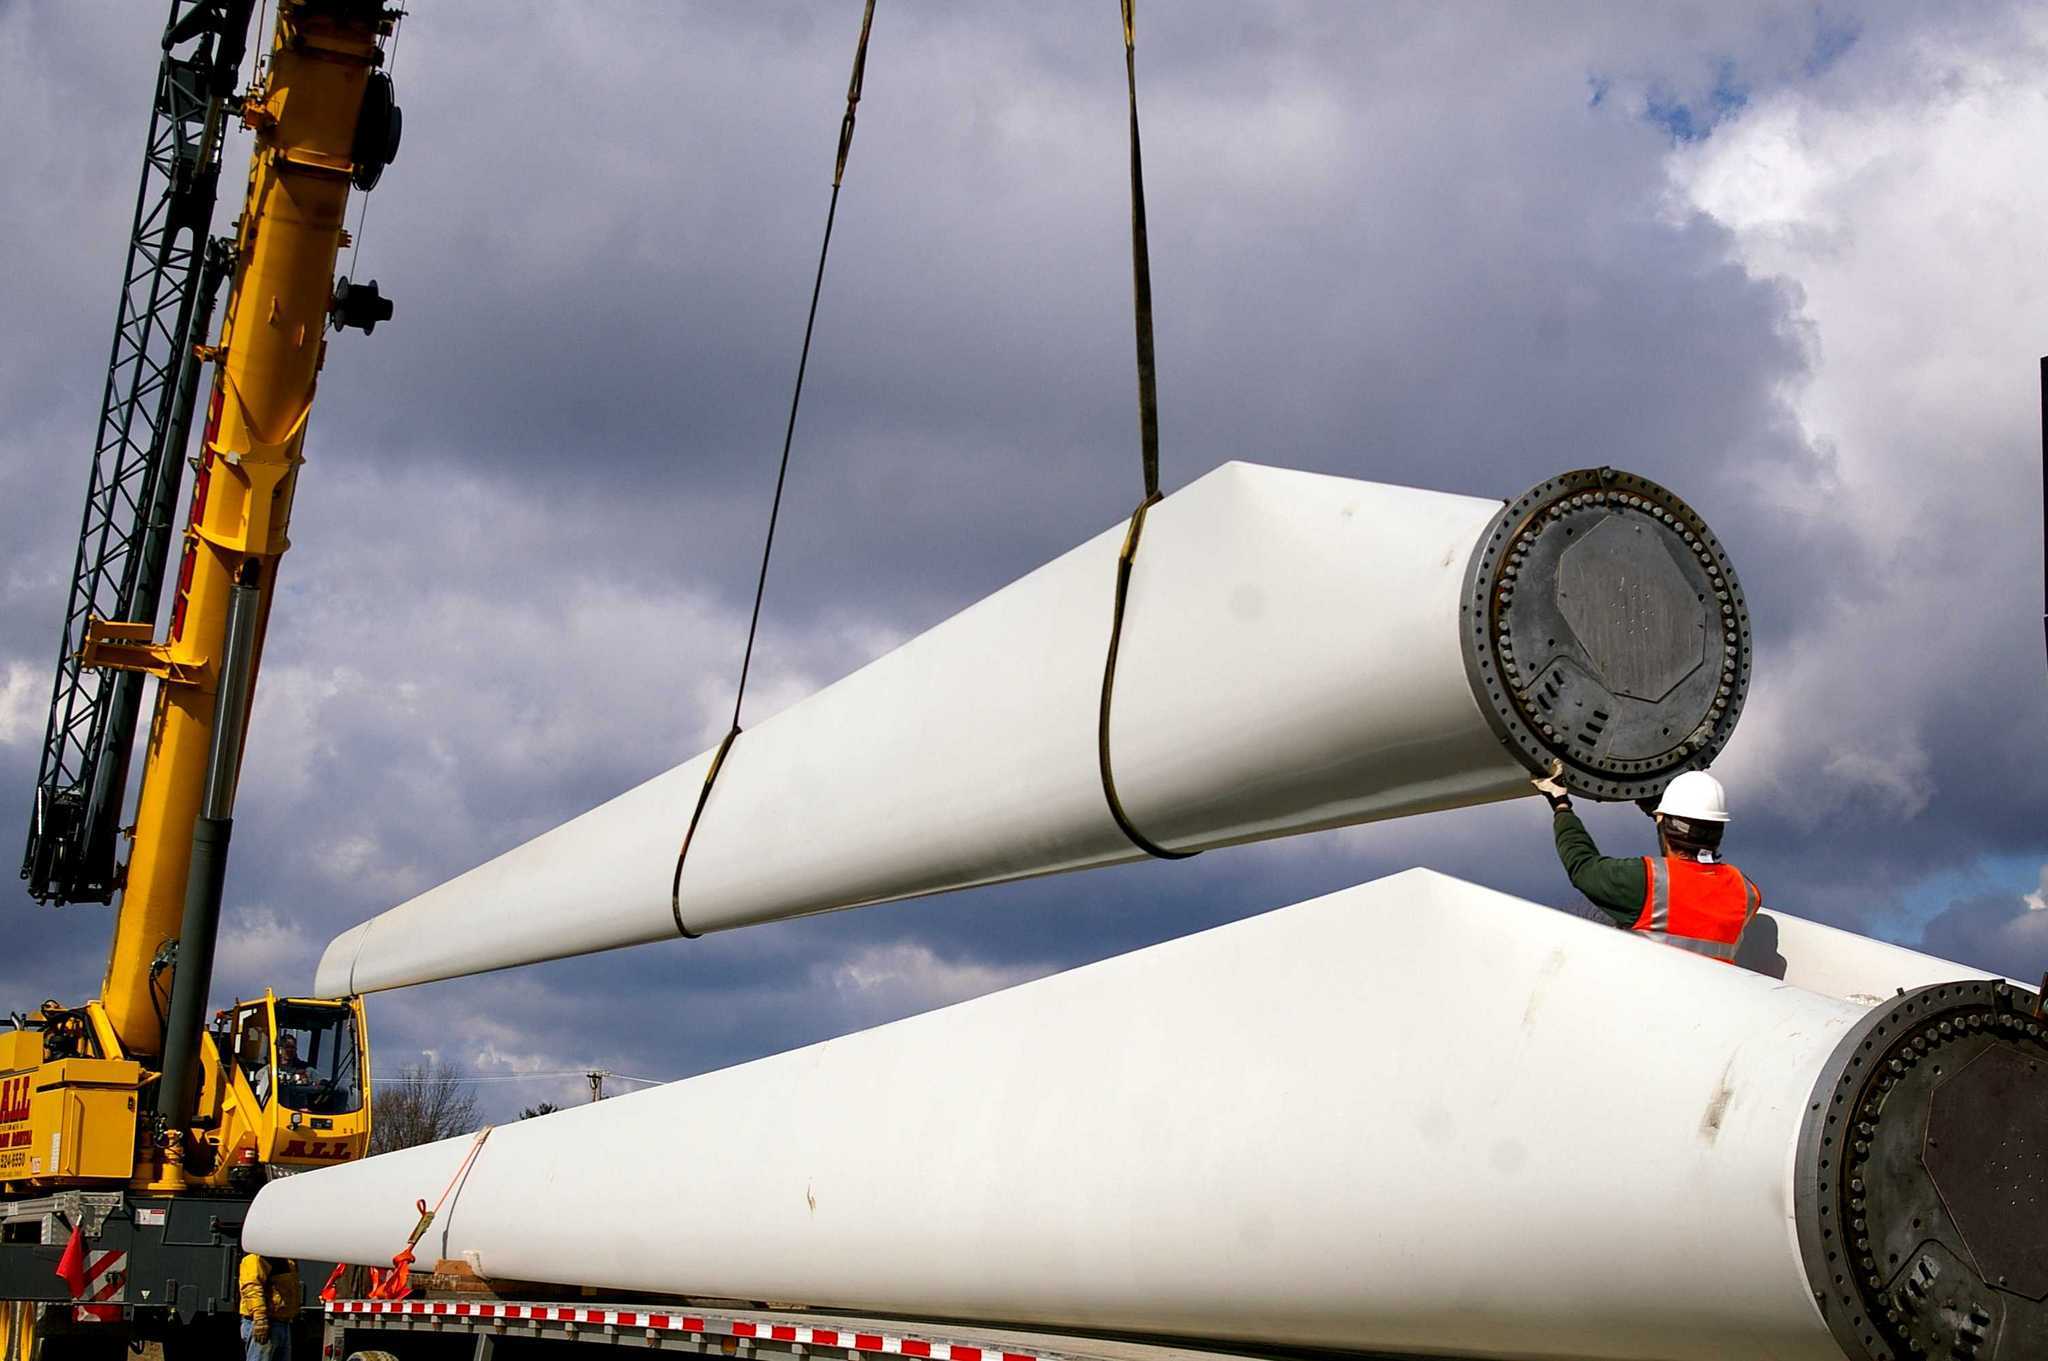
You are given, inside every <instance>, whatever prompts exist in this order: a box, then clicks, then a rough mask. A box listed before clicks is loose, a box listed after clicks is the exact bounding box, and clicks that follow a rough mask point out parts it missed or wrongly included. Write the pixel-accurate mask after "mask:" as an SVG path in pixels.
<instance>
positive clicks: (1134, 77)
mask: <svg viewBox="0 0 2048 1361" xmlns="http://www.w3.org/2000/svg"><path fill="white" fill-rule="evenodd" d="M1132 4H1133V0H1123V13H1124V85H1125V88H1126V89H1127V90H1128V91H1129V93H1130V108H1131V301H1132V310H1133V312H1134V313H1135V319H1136V325H1137V332H1138V442H1139V448H1140V452H1141V455H1142V458H1143V460H1144V472H1145V499H1144V500H1142V501H1140V502H1139V503H1138V508H1137V510H1135V511H1133V512H1132V513H1131V523H1130V528H1129V529H1128V530H1126V531H1125V533H1124V546H1123V551H1122V552H1121V553H1119V554H1117V559H1116V606H1115V609H1114V610H1113V612H1112V613H1111V615H1110V624H1109V656H1108V658H1107V660H1105V661H1104V662H1103V665H1102V708H1101V711H1100V715H1099V718H1098V721H1097V724H1096V733H1095V749H1096V756H1097V759H1098V761H1099V763H1100V765H1101V767H1102V796H1103V799H1104V800H1105V801H1106V802H1107V803H1108V804H1109V815H1110V816H1111V817H1112V818H1115V819H1116V825H1117V828H1118V830H1120V831H1121V832H1122V833H1123V834H1124V836H1125V837H1126V838H1128V839H1129V841H1130V843H1131V844H1132V845H1133V846H1136V847H1137V848H1138V849H1139V850H1141V851H1143V852H1144V853H1145V854H1147V855H1149V856H1154V857H1156V858H1158V859H1160V860H1186V859H1187V858H1188V857H1190V856H1192V855H1194V854H1196V852H1194V851H1171V850H1168V849H1167V848H1166V847H1164V846H1161V845H1160V844H1159V843H1157V842H1156V841H1153V840H1152V839H1151V838H1150V837H1148V836H1146V835H1145V834H1144V833H1143V832H1141V831H1139V830H1138V829H1137V827H1136V826H1134V825H1133V824H1132V822H1131V818H1130V815H1129V814H1128V813H1126V812H1125V811H1124V805H1123V800H1121V799H1119V798H1118V797H1117V794H1116V775H1115V774H1114V773H1113V772H1112V771H1111V769H1110V759H1109V715H1110V707H1111V706H1110V700H1111V696H1113V695H1114V694H1115V692H1116V655H1117V651H1118V649H1119V648H1120V647H1121V646H1122V643H1123V635H1124V608H1125V605H1126V603H1127V602H1128V600H1129V597H1130V591H1131V564H1132V563H1133V562H1135V561H1136V560H1137V556H1138V540H1139V537H1140V536H1141V535H1143V534H1144V532H1145V512H1146V511H1148V510H1150V509H1151V508H1152V506H1153V503H1154V502H1156V501H1158V500H1159V380H1158V376H1157V374H1156V372H1155V371H1154V367H1153V361H1152V252H1151V246H1150V244H1149V243H1148V241H1147V239H1146V234H1145V162H1144V158H1143V156H1142V155H1141V153H1140V150H1139V144H1138V54H1137V38H1136V32H1135V30H1134V28H1133V25H1132V15H1131V6H1132Z"/></svg>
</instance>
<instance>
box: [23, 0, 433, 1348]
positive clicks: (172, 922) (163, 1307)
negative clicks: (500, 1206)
mask: <svg viewBox="0 0 2048 1361" xmlns="http://www.w3.org/2000/svg"><path fill="white" fill-rule="evenodd" d="M254 3H255V0H171V6H170V17H169V21H168V24H167V26H166V29H165V33H164V42H163V53H164V55H163V60H162V64H161V66H160V68H159V72H158V79H157V89H156V98H155V103H154V109H153V115H152V121H151V127H150V136H149V146H148V154H147V157H146V164H145V169H144V174H143V184H142V190H141V193H140V195H139V197H138V201H137V209H136V218H135V226H134V230H133V233H132V236H131V241H130V251H129V259H128V268H127V272H126V274H125V276H124V280H123V289H122V297H121V304H120V309H119V312H118V314H117V320H116V331H115V341H114V352H113V359H112V362H111V364H110V367H109V373H108V379H107V386H106V390H105V396H104V398H103V400H102V407H101V421H100V432H99V441H98V444H97V446H96V449H95V455H94V463H93V470H92V477H91V482H90V485H89V488H88V492H87V504H86V513H85V522H84V526H83V529H82V531H81V534H80V542H79V549H78V557H77V562H76V568H75V571H74V575H73V582H72V590H71V599H70V605H69V608H68V610H67V615H66V620H65V637H64V643H63V647H62V651H61V653H60V657H59V663H58V676H57V684H56V688H55V693H54V696H53V700H52V704H51V714H50V723H49V729H48V734H47V737H46V741H45V745H44V751H43V762H42V769H41V772H40V775H39V780H38V787H37V791H36V800H35V808H34V813H33V816H32V819H31V824H30V831H29V839H28V848H27V853H26V855H25V856H24V859H23V865H22V876H23V878H25V879H26V880H27V881H28V886H29V891H30V893H31V894H32V895H33V896H34V897H36V898H37V899H38V900H40V901H43V902H48V903H54V904H59V905H61V904H64V903H76V902H100V903H107V902H112V901H113V900H114V898H115V897H116V895H117V894H118V896H119V900H120V907H119V910H118V912H117V914H116V916H115V923H114V933H113V943H112V947H111V949H110V951H109V955H108V960H107V971H106V980H105V983H104V985H103V987H102V989H101V991H100V995H99V997H98V998H97V999H94V1000H91V1001H86V1002H83V1003H80V1004H76V1005H66V1004H63V1003H60V1002H57V1001H54V1000H53V1001H48V1002H45V1003H43V1004H42V1006H41V1007H40V1008H38V1009H37V1010H36V1011H35V1012H33V1013H32V1014H28V1015H17V1016H16V1017H15V1018H14V1026H13V1028H12V1029H11V1030H8V1031H6V1032H4V1033H0V1358H13V1357H15V1356H34V1355H44V1354H54V1353H55V1352H57V1351H62V1352H64V1354H66V1355H71V1354H76V1353H79V1352H81V1351H100V1350H104V1351H106V1352H107V1354H108V1355H109V1356H111V1355H113V1354H114V1353H115V1352H116V1351H117V1350H118V1349H120V1348H122V1347H124V1346H125V1345H126V1344H127V1343H128V1342H129V1341H131V1340H133V1341H137V1342H139V1341H142V1340H144V1339H149V1338H155V1339H160V1340H162V1341H163V1342H164V1343H165V1345H166V1347H167V1348H169V1349H171V1350H174V1351H175V1350H181V1349H182V1350H188V1351H192V1352H194V1353H199V1352H205V1353H208V1354H213V1353H217V1352H218V1351H219V1349H220V1348H221V1347H222V1346H223V1345H229V1346H231V1345H232V1342H231V1341H230V1339H229V1338H228V1337H227V1336H226V1335H225V1334H224V1333H222V1332H221V1331H219V1330H218V1329H217V1328H210V1327H208V1326H207V1325H206V1323H205V1322H204V1318H206V1317H213V1318H218V1317H220V1316H222V1315H225V1316H227V1317H228V1318H229V1319H231V1318H232V1316H233V1314H234V1312H235V1307H236V1301H235V1294H236V1291H235V1284H236V1277H235V1271H236V1266H237V1264H238V1258H239V1255H240V1245H239V1230H240V1226H241V1220H242V1207H243V1206H244V1205H246V1203H247V1199H248V1197H249V1196H250V1195H252V1194H253V1193H254V1191H255V1189H256V1188H257V1187H258V1186H259V1185H261V1183H262V1181H263V1180H264V1179H265V1178H266V1177H267V1176H268V1175H270V1174H271V1173H272V1171H273V1170H274V1169H280V1168H290V1167H306V1166H319V1165H324V1164H329V1163H334V1162H339V1161H343V1160H346V1159H350V1158H356V1157H360V1156H361V1155H362V1154H363V1153H364V1152H365V1151H366V1150H367V1148H368V1144H369V1134H370V1104H369V1091H368V1088H369V1060H368V1048H367V1042H366V1037H365V1032H364V1026H363V1010H362V1003H361V1000H360V999H353V998H352V999H348V1000H345V1001H341V1002H332V1001H318V1000H307V999H295V998H278V997H276V996H275V995H274V994H273V993H271V992H270V991H268V990H266V991H265V992H264V994H263V996H262V997H261V998H260V999H258V1000H255V1001H250V1002H242V1003H238V1004H237V1005H235V1006H234V1007H232V1008H230V1009H228V1010H225V1011H222V1012H220V1013H218V1014H217V1015H216V1017H215V1018H214V1022H213V1024H212V1026H211V1027H209V1026H207V1024H206V1019H205V1009H206V1004H207V992H208V989H209V987H210V985H211V982H212V972H213V968H212V966H213V950H214V937H215V933H216V929H217V927H218V924H219V918H220V904H221V891H222V884H223V876H224V873H225V869H226V855H227V849H228V839H229V833H230V830H231V828H232V825H233V824H232V814H233V807H234V800H235V787H236V782H237V778H238V775H239V772H240V766H241V755H242V741H243V735H244V733H245V731H246V725H247V721H248V714H249V703H250V697H251V695H252V693H253V690H254V686H255V681H256V674H257V667H258V660H259V658H260V657H261V654H262V648H263V637H264V632H265V628H266V625H267V623H268V619H269V613H270V605H271V601H272V599H273V587H274V583H275V578H276V572H277V568H278V563H279V559H280V558H281V557H282V556H283V554H284V551H285V549H286V547H287V546H288V540H287V538H286V529H287V525H288V522H289V520H290V514H291V505H292V496H293V491H294V488H295V485H296V481H297V473H298V468H299V464H300V462H301V450H302V447H303V443H304V440H305V435H306V424H307V417H308V415H309V413H310V412H311V410H312V405H313V396H314V389H315V384H316V380H317V375H318V373H319V371H320V367H321V363H322V360H323V359H324V357H325V351H326V334H327V331H328V329H329V326H330V324H331V325H332V326H333V328H334V329H335V330H336V331H339V330H341V329H342V328H344V327H355V328H357V329H360V330H362V331H365V332H368V331H370V330H372V329H373V328H374V327H375V325H376V323H377V322H379V321H382V320H385V319H388V318H389V317H390V315H391V304H390V303H389V302H388V301H387V300H385V299H384V298H383V297H382V296H381V295H380V294H379V292H378V290H377V287H376V284H375V283H374V282H372V283H370V284H368V285H357V286H352V285H351V284H350V282H349V281H348V280H347V279H342V280H340V281H339V282H338V283H337V282H336V281H335V278H334V268H335V261H336V257H337V254H338V252H339V250H340V248H341V246H342V245H343V244H345V242H346V239H347V233H346V231H345V230H344V226H343V223H344V215H345V212H346V209H347V205H348V201H349V195H350V191H351V189H357V190H363V191H367V190H368V189H370V188H372V187H373V186H374V185H375V184H376V182H377V178H378V176H379V175H380V174H381V172H382V170H383V168H384V166H385V165H386V164H387V163H388V162H389V161H390V160H391V159H392V157H393V156H394V155H395V154H396V152H397V148H398V141H399V130H400V126H401V124H400V115H399V110H398V108H397V106H396V104H395V103H394V102H393V99H392V90H391V82H390V79H389V77H388V76H387V75H385V74H384V73H383V72H382V71H381V70H380V69H379V68H380V67H381V66H382V64H383V49H384V43H385V41H386V39H387V38H388V37H389V36H390V34H391V31H392V27H393V24H394V22H395V20H396V18H397V11H396V10H395V9H392V8H389V7H387V6H386V5H385V4H384V3H382V0H279V3H278V6H277V21H276V26H275V30H274V32H273V34H272V35H271V43H270V47H269V49H268V56H267V61H266V62H265V63H264V64H263V65H262V66H260V67H259V68H258V70H259V75H258V76H257V78H256V79H255V80H254V81H253V82H252V83H251V84H250V85H249V86H248V88H247V89H246V90H239V89H238V88H237V86H238V82H239V80H240V74H239V71H240V66H241V62H242V57H243V55H244V50H245V47H246V45H247V35H248V29H249V24H250V15H251V10H252V9H253V7H254ZM237 116H239V118H240V119H241V120H242V122H243V123H244V124H245V125H246V126H247V127H248V128H249V129H250V131H251V133H252V134H253V136H254V142H255V146H254V151H253V154H252V155H251V157H250V162H249V175H248V184H247V191H246V195H245V198H244V203H243V208H242V213H241V216H240V218H239V219H238V220H237V222H236V224H235V227H234V231H233V235H232V237H230V238H219V239H214V238H210V237H209V236H208V232H209V230H210V225H211V217H212V210H213V204H214V198H215V188H216V185H217V182H218V176H219V169H220V160H221V142H222V135H223V133H224V131H225V128H226V125H227V120H228V119H229V118H231V117H237ZM224 281H226V282H228V283H229V290H228V301H227V310H226V315H225V317H224V318H223V322H222V326H221V332H220V339H219V341H218V343H217V344H212V345H208V344H205V343H204V342H205V340H206V336H207V330H208V327H209V325H210V323H211V319H212V312H213V299H214V297H215V295H216V294H217V292H218V289H219V286H220V284H221V283H222V282H224ZM209 363H210V364H211V365H212V367H213V381H212V385H211V397H210V400H209V402H208V404H207V407H206V417H205V423H204V433H203V437H202V439H201V442H200V447H199V450H198V451H197V456H196V457H195V458H193V459H192V460H190V462H191V466H192V467H193V469H194V478H193V483H192V491H191V497H190V502H189V507H190V508H189V513H188V514H186V515H185V516H184V517H182V519H183V524H182V530H183V533H182V537H180V538H177V540H176V541H177V544H178V548H179V561H178V568H177V572H176V574H175V578H174V579H173V582H172V593H171V595H170V598H169V600H168V602H165V603H166V604H167V609H165V610H160V608H159V602H160V597H161V595H162V587H163V584H164V578H165V570H166V567H167V566H168V562H169V557H170V549H171V546H172V543H173V541H174V535H173V533H172V529H173V526H174V524H176V523H177V520H178V518H179V517H177V516H175V515H174V513H173V512H174V508H175V503H176V500H177V496H178V489H179V482H180V477H181V471H182V468H183V466H184V465H185V464H186V462H187V459H186V444H187V442H188V436H189V432H190V427H191V420H192V415H193V411H194V407H195V404H196V398H197V393H198V388H199V382H200V373H201V370H202V368H203V367H204V366H205V365H207V364H209ZM160 613H161V614H166V615H167V619H166V620H165V627H164V629H163V633H162V636H161V637H159V636H158V616H159V614H160ZM147 678H154V679H155V681H156V690H155V698H154V708H153V712H152V715H151V718H150V724H149V729H148V738H147V745H146V748H145V750H146V755H145V757H144V761H143V766H142V771H141V781H140V790H139V794H138V795H137V801H136V804H135V814H134V822H133V825H132V827H131V828H128V829H126V834H127V836H128V839H129V845H128V855H127V862H126V865H125V867H124V866H122V865H120V864H119V860H120V856H119V850H120V844H121V841H122V837H123V829H122V827H121V817H120V814H121V812H122V808H123V805H124V803H125V801H126V794H127V786H128V784H129V770H128V764H129V753H130V751H131V749H132V747H133V745H134V741H135V737H136V731H135V729H136V721H137V718H138V716H139V711H140V706H141V698H142V688H143V682H144V680H145V679H147ZM60 1271H62V1272H63V1273H64V1275H63V1276H60V1275H59V1272H60Z"/></svg>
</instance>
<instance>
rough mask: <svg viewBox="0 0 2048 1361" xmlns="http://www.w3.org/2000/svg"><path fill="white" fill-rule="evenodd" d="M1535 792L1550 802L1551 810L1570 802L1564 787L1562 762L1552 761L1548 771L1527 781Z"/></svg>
mask: <svg viewBox="0 0 2048 1361" xmlns="http://www.w3.org/2000/svg"><path fill="white" fill-rule="evenodd" d="M1529 783H1530V784H1532V785H1534V786H1535V787H1536V792H1537V793H1538V794H1541V795H1542V796H1543V797H1544V798H1546V799H1548V800H1549V801H1550V806H1551V807H1552V808H1562V807H1563V806H1564V805H1566V804H1567V803H1569V802H1571V791H1570V790H1569V789H1566V788H1565V787H1564V762H1562V761H1552V762H1551V763H1550V770H1549V771H1548V772H1547V773H1545V774H1543V775H1540V776H1538V777H1537V778H1535V779H1533V780H1531V781H1529Z"/></svg>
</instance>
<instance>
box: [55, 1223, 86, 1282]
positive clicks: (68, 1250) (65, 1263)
mask: <svg viewBox="0 0 2048 1361" xmlns="http://www.w3.org/2000/svg"><path fill="white" fill-rule="evenodd" d="M57 1275H58V1277H59V1278H60V1279H61V1280H62V1281H63V1282H64V1284H65V1285H67V1286H69V1287H71V1298H72V1299H74V1300H75V1299H77V1298H78V1297H79V1296H80V1295H83V1294H84V1293H85V1230H84V1228H83V1226H80V1225H73V1226H72V1229H71V1241H69V1242H67V1243H66V1244H65V1245H64V1255H63V1256H62V1257H59V1258H58V1259H57Z"/></svg>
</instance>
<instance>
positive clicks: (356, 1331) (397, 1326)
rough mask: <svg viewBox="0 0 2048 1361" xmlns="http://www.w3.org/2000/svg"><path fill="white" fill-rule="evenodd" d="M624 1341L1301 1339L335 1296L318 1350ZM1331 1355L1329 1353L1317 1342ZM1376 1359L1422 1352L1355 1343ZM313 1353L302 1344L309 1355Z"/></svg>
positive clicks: (1075, 1357)
mask: <svg viewBox="0 0 2048 1361" xmlns="http://www.w3.org/2000/svg"><path fill="white" fill-rule="evenodd" d="M621 1351H653V1352H672V1353H675V1354H678V1355H690V1356H717V1357H730V1358H733V1359H734V1361H874V1359H875V1358H879V1357H918V1358H924V1359H925V1361H1278V1359H1279V1358H1298V1357H1302V1356H1304V1355H1309V1354H1310V1353H1304V1352H1302V1351H1301V1350H1300V1349H1299V1348H1285V1347H1278V1348H1274V1349H1272V1350H1270V1351H1267V1350H1262V1349H1259V1348H1252V1349H1249V1350H1248V1349H1246V1348H1245V1347H1244V1346H1243V1345H1242V1344H1240V1343H1230V1344H1218V1345H1217V1346H1216V1347H1213V1348H1212V1347H1206V1346H1203V1345H1202V1344H1201V1343H1199V1342H1194V1341H1190V1340H1188V1339H1185V1338H1175V1339H1151V1338H1139V1337H1121V1336H1110V1335H1102V1336H1096V1335H1090V1334H1085V1333H1069V1332H1048V1331H1040V1330H1035V1329H1031V1328H1026V1327H1011V1328H991V1327H989V1326H987V1325H984V1324H969V1323H947V1322H943V1321H936V1320H925V1319H908V1318H876V1317H863V1316H851V1315H846V1314H832V1313H813V1312H811V1311H809V1310H805V1309H787V1308H782V1309H771V1308H760V1309H751V1308H737V1309H736V1308H734V1307H733V1306H732V1304H731V1302H725V1303H724V1304H723V1305H722V1306H718V1307H714V1306H712V1305H709V1304H698V1303H694V1302H689V1301H673V1302H663V1301H660V1300H650V1299H638V1300H621V1299H598V1298H577V1297H576V1296H575V1294H574V1292H573V1291H569V1292H565V1294H564V1296H563V1297H562V1298H559V1299H555V1300H534V1301H525V1300H517V1301H514V1300H478V1299H464V1298H434V1297H431V1296H430V1297H426V1298H416V1299H404V1300H371V1299H337V1300H334V1301H333V1302H331V1303H329V1304H328V1305H327V1306H326V1309H325V1313H324V1316H323V1317H322V1320H321V1335H320V1353H319V1355H320V1361H441V1359H442V1358H447V1359H448V1361H515V1358H521V1357H533V1358H536V1361H545V1358H551V1357H558V1358H563V1359H564V1361H567V1359H568V1358H574V1357H598V1356H604V1355H617V1354H618V1353H619V1352H621ZM1314 1354H1315V1355H1326V1353H1314ZM1345 1355H1346V1356H1352V1357H1361V1358H1372V1359H1373V1361H1416V1359H1415V1358H1409V1357H1402V1356H1397V1355H1395V1354H1393V1353H1386V1352H1371V1353H1361V1352H1348V1353H1345ZM301 1361H303V1356H302V1357H301Z"/></svg>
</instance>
